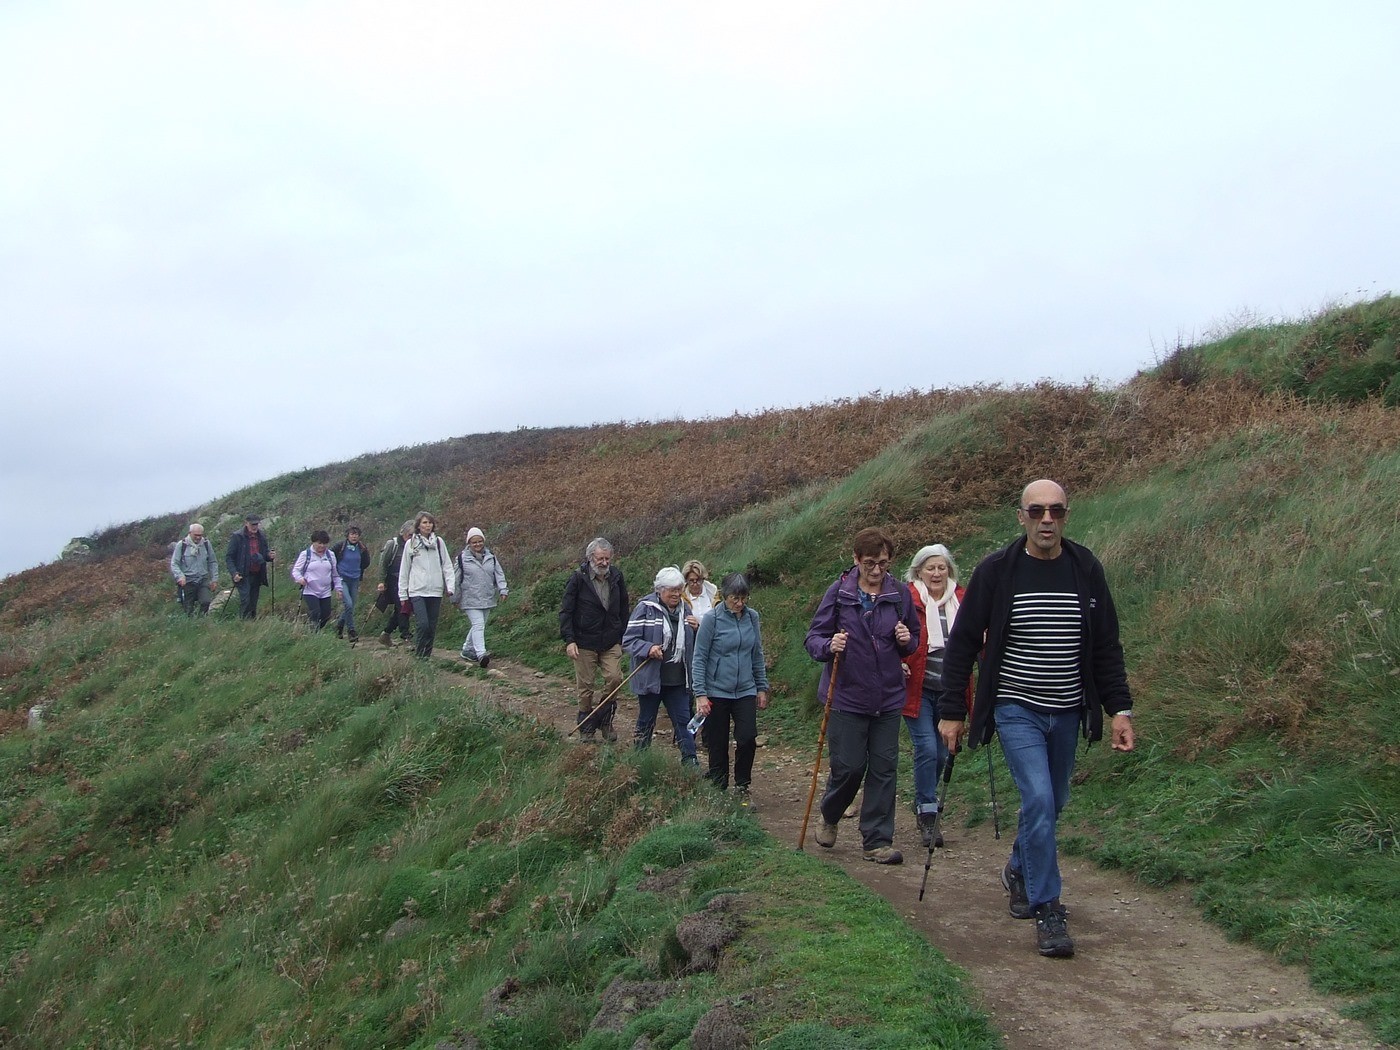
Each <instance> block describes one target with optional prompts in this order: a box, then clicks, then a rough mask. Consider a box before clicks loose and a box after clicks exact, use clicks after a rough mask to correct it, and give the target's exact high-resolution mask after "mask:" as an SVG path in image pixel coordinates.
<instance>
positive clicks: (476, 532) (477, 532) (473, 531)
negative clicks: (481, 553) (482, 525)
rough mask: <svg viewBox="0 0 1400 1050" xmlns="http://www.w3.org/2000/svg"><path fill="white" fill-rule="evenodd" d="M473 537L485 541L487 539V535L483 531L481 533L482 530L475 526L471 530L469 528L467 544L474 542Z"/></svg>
mask: <svg viewBox="0 0 1400 1050" xmlns="http://www.w3.org/2000/svg"><path fill="white" fill-rule="evenodd" d="M473 536H480V537H481V538H482V539H483V540H484V539H485V538H486V533H484V532H482V531H481V530H480V529H478V528H477V527H476V526H475V525H473V526H472V527H471V528H469V529H468V530H467V542H468V543H470V542H471V541H472V537H473Z"/></svg>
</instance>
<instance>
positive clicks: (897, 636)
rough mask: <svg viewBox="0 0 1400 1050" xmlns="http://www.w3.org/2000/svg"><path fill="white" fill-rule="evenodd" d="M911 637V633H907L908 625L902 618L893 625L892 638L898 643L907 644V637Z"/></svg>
mask: <svg viewBox="0 0 1400 1050" xmlns="http://www.w3.org/2000/svg"><path fill="white" fill-rule="evenodd" d="M912 637H913V635H911V634H910V633H909V625H908V624H907V623H905V622H904V621H903V620H900V621H899V623H897V624H895V625H894V640H895V641H896V642H898V643H899V644H900V645H908V644H909V639H910V638H912Z"/></svg>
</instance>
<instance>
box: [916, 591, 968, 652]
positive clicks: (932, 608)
mask: <svg viewBox="0 0 1400 1050" xmlns="http://www.w3.org/2000/svg"><path fill="white" fill-rule="evenodd" d="M914 587H915V589H916V590H917V591H918V592H919V597H920V598H922V599H923V601H924V617H925V618H926V619H927V621H928V651H929V652H931V653H933V652H937V651H938V650H939V649H942V648H944V647H945V645H946V644H947V639H946V638H944V636H943V623H942V621H941V620H939V619H938V610H939V609H940V608H941V609H942V610H943V615H944V616H946V617H947V618H948V630H950V631H951V630H952V629H953V618H954V617H955V616H957V615H958V585H957V583H956V582H954V581H953V580H951V579H949V580H947V581H945V582H944V584H943V597H942V598H932V597H930V596H929V593H928V588H927V587H925V586H924V581H923V580H915V581H914Z"/></svg>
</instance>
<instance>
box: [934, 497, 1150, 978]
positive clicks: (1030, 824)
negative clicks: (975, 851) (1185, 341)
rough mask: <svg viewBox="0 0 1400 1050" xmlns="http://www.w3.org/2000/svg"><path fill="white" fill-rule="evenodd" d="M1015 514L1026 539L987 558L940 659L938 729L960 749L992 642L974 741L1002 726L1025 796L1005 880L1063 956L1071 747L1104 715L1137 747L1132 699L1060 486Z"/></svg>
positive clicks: (1090, 558)
mask: <svg viewBox="0 0 1400 1050" xmlns="http://www.w3.org/2000/svg"><path fill="white" fill-rule="evenodd" d="M1016 516H1017V519H1018V521H1019V522H1020V525H1021V528H1022V529H1023V530H1024V533H1025V535H1023V536H1017V537H1016V539H1015V541H1014V542H1012V543H1011V544H1009V545H1008V546H1006V547H1004V548H1002V549H1001V550H999V551H995V552H994V553H992V554H989V555H988V556H987V557H986V558H984V559H982V563H981V564H980V565H978V566H977V570H976V571H975V572H974V573H973V574H972V580H971V582H970V583H969V584H968V587H967V594H966V595H965V597H964V599H963V602H962V606H961V608H960V609H959V610H958V617H957V622H956V623H954V625H953V630H952V633H951V635H950V636H949V638H948V646H947V649H946V651H945V653H944V657H943V691H942V695H941V698H940V700H939V705H938V717H939V722H938V732H939V734H940V735H941V736H942V737H943V741H944V743H945V744H947V746H948V748H949V750H950V751H952V752H954V753H956V752H957V749H958V744H959V742H960V741H961V740H962V739H963V736H964V731H965V729H966V719H967V708H966V706H965V700H964V693H965V691H966V689H967V683H968V677H969V675H970V674H971V673H972V665H973V661H974V660H976V659H977V654H978V652H979V651H980V650H982V649H983V640H984V638H985V646H986V652H985V655H984V656H983V658H982V667H981V673H980V674H979V675H978V680H977V694H976V699H975V701H974V704H973V709H972V728H971V732H970V733H969V734H968V737H967V739H968V744H969V746H971V747H977V746H979V745H982V744H987V743H990V741H991V739H992V733H993V732H994V731H995V732H996V733H998V734H999V735H1000V736H1001V748H1002V752H1003V753H1004V754H1005V755H1006V765H1007V767H1008V768H1009V769H1010V770H1011V777H1012V779H1013V780H1015V782H1016V788H1017V790H1019V791H1020V793H1021V812H1020V816H1019V818H1018V823H1017V828H1016V841H1015V842H1014V843H1012V846H1011V857H1010V859H1009V860H1008V861H1007V862H1006V865H1005V867H1003V868H1002V872H1001V882H1002V885H1003V886H1004V887H1005V888H1006V892H1007V894H1008V896H1009V898H1010V909H1011V914H1012V915H1013V916H1015V917H1016V918H1018V919H1029V918H1034V919H1035V921H1036V922H1035V926H1036V946H1037V948H1038V949H1039V951H1040V954H1041V955H1050V956H1068V955H1073V954H1074V941H1073V939H1071V937H1070V935H1069V926H1068V923H1067V922H1066V918H1065V908H1064V906H1063V905H1062V904H1061V903H1060V865H1059V857H1058V852H1057V847H1056V841H1055V825H1056V822H1057V821H1058V820H1059V816H1060V811H1061V810H1063V809H1064V807H1065V803H1066V802H1068V801H1069V782H1070V775H1071V774H1072V773H1073V772H1074V749H1075V745H1076V743H1077V742H1078V738H1079V734H1080V733H1081V732H1082V733H1083V734H1084V736H1085V737H1086V738H1087V739H1089V740H1091V741H1092V740H1099V739H1101V738H1102V736H1103V716H1104V712H1105V711H1106V712H1108V714H1109V715H1110V716H1111V717H1112V725H1111V727H1110V730H1109V732H1110V739H1111V741H1112V747H1113V750H1115V751H1131V750H1132V749H1133V719H1132V715H1133V711H1132V707H1133V700H1132V696H1131V694H1130V693H1129V691H1128V676H1127V672H1126V670H1125V669H1124V666H1123V646H1122V645H1121V644H1120V642H1119V640H1118V614H1117V612H1116V610H1115V609H1114V607H1113V596H1112V595H1111V594H1110V593H1109V590H1108V580H1107V578H1106V577H1105V575H1104V571H1103V566H1102V565H1101V564H1099V560H1098V559H1097V558H1095V557H1094V555H1093V553H1092V552H1090V550H1089V549H1088V548H1087V547H1081V546H1080V545H1079V544H1077V543H1073V542H1071V541H1070V540H1067V539H1065V538H1064V528H1065V522H1066V521H1067V520H1068V518H1069V500H1068V498H1067V497H1066V496H1065V490H1064V489H1063V488H1061V487H1060V486H1059V485H1057V484H1056V483H1055V482H1053V481H1049V480H1046V479H1042V480H1040V481H1033V482H1031V483H1030V484H1029V485H1027V486H1026V488H1025V490H1024V491H1023V492H1022V493H1021V502H1020V505H1019V506H1018V508H1017V511H1016Z"/></svg>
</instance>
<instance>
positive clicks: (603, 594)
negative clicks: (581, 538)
mask: <svg viewBox="0 0 1400 1050" xmlns="http://www.w3.org/2000/svg"><path fill="white" fill-rule="evenodd" d="M612 559H613V547H612V544H611V543H609V542H608V541H607V540H605V539H604V538H603V537H602V536H599V537H598V538H597V539H595V540H594V541H593V542H591V543H590V544H589V545H588V549H587V550H586V551H585V552H584V558H583V563H582V564H581V565H579V567H578V568H577V569H575V570H574V572H573V574H572V575H570V576H569V582H568V583H566V584H565V585H564V600H563V603H562V605H561V606H560V608H559V637H561V638H562V639H563V640H564V652H565V653H567V654H568V657H569V659H570V660H572V661H573V662H574V685H575V687H576V688H577V689H578V724H579V725H580V726H583V728H582V729H580V730H579V736H580V737H581V738H582V739H584V740H593V739H594V735H593V734H594V731H595V730H601V731H602V733H603V739H604V740H616V739H617V731H616V730H614V729H613V715H614V714H615V713H616V711H617V698H616V693H617V691H618V689H620V688H621V687H622V631H623V628H624V627H626V625H627V613H628V609H629V607H630V604H631V601H630V599H629V598H628V596H627V582H626V580H624V579H623V577H622V572H621V570H619V569H618V568H617V566H616V565H614V564H613V563H612ZM599 671H601V672H602V673H603V697H604V698H605V699H606V707H607V710H605V711H600V712H598V714H597V715H596V716H595V715H593V696H594V693H593V687H594V682H595V681H596V679H597V677H598V672H599ZM585 720H587V721H586V723H585Z"/></svg>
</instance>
